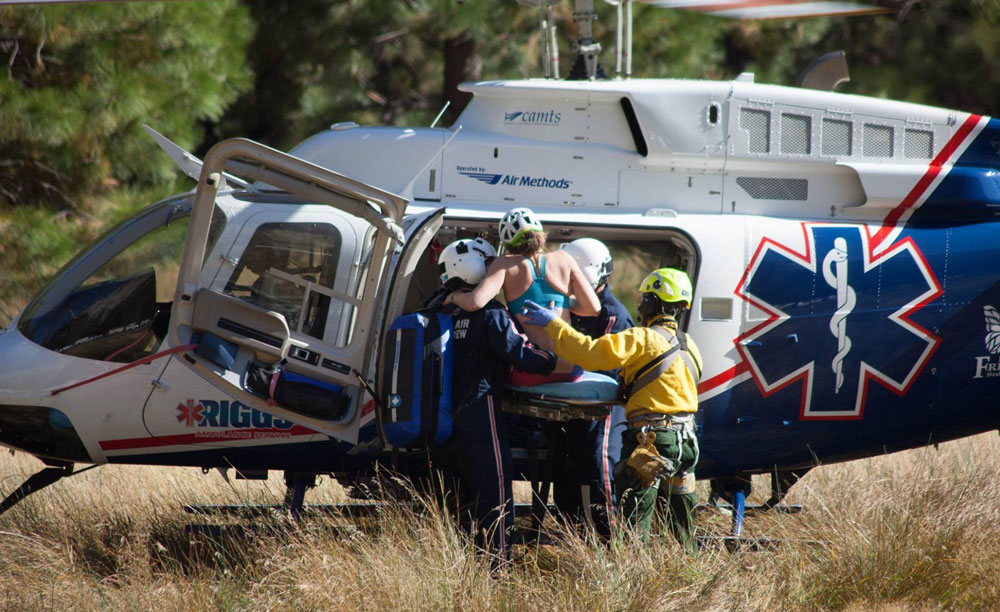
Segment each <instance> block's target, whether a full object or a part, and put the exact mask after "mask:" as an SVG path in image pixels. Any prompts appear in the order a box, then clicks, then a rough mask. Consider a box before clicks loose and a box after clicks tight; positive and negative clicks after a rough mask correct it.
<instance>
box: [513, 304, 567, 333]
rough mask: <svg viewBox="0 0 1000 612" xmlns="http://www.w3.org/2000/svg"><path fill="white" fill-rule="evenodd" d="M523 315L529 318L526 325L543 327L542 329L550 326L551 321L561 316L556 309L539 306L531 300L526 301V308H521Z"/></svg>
mask: <svg viewBox="0 0 1000 612" xmlns="http://www.w3.org/2000/svg"><path fill="white" fill-rule="evenodd" d="M521 315H522V316H525V317H527V318H528V319H527V320H526V321H525V323H528V324H530V325H541V326H542V327H545V326H546V325H548V324H549V321H551V320H552V319H554V318H556V317H557V316H559V315H558V313H556V309H555V308H546V307H544V306H539V305H538V304H536V303H534V302H532V301H531V300H526V301H525V302H524V306H521Z"/></svg>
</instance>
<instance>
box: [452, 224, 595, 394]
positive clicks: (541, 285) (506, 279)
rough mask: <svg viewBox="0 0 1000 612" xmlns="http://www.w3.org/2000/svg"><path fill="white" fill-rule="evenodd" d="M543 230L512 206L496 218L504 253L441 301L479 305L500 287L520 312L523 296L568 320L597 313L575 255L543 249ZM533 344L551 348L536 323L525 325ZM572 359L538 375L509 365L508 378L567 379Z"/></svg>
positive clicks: (521, 382)
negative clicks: (472, 283)
mask: <svg viewBox="0 0 1000 612" xmlns="http://www.w3.org/2000/svg"><path fill="white" fill-rule="evenodd" d="M545 240H546V234H545V231H544V229H543V228H542V224H541V222H540V221H538V218H537V217H536V216H535V214H534V213H533V212H532V211H530V210H529V209H527V208H515V209H514V210H512V211H510V212H509V213H507V214H506V215H504V217H503V219H501V220H500V243H501V245H502V246H503V247H504V249H505V250H506V253H504V254H503V255H501V256H500V257H498V258H497V259H495V260H494V261H493V263H492V264H491V265H490V267H489V269H488V270H487V272H486V277H485V278H483V280H482V281H481V282H480V283H479V285H478V286H477V287H476V288H475V289H474V290H472V291H469V292H464V293H452V294H451V295H449V296H448V298H447V299H446V300H445V303H446V304H448V303H455V304H457V305H458V306H459V307H461V308H462V309H463V310H468V311H475V310H479V309H480V308H482V307H483V306H485V305H486V304H487V302H489V301H490V300H491V299H493V298H494V297H495V296H496V294H497V293H498V292H499V291H500V290H501V289H502V290H503V294H504V299H505V301H506V302H507V307H508V309H509V310H510V312H511V314H512V315H513V316H514V317H516V318H518V319H519V320H523V319H522V317H521V305H522V304H523V303H524V302H525V300H531V301H533V302H536V303H538V304H543V305H548V304H554V306H555V307H556V308H557V310H558V312H559V314H560V316H561V317H562V318H563V319H565V320H566V321H569V313H570V312H572V313H574V314H578V315H580V316H584V317H592V316H595V315H597V313H598V312H600V310H601V304H600V301H599V300H598V299H597V295H596V294H595V293H594V289H593V288H592V287H591V286H590V283H589V282H587V279H586V277H585V276H584V275H583V272H581V271H580V267H579V266H578V265H577V263H576V261H575V260H574V259H573V258H572V257H571V256H570V255H569V254H568V253H565V252H563V251H554V252H552V253H545ZM525 330H526V334H527V336H528V339H529V340H531V342H532V343H533V344H535V345H536V346H538V347H540V348H543V349H546V350H551V348H552V347H551V345H552V341H551V340H550V339H549V337H548V336H547V335H546V334H545V332H544V330H542V329H541V328H539V327H537V326H530V325H529V326H527V327H526V328H525ZM572 370H573V364H571V363H569V362H567V361H564V360H560V361H559V364H558V365H557V366H556V369H555V370H554V371H553V373H552V374H550V375H548V376H540V375H536V374H526V373H523V372H517V371H515V372H514V373H513V374H512V375H511V378H510V380H511V382H512V383H513V384H515V385H518V386H531V385H538V384H542V383H545V382H557V381H566V380H573V379H574V378H575V376H573V375H571V374H570V373H571V372H572Z"/></svg>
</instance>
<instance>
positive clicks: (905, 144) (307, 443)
mask: <svg viewBox="0 0 1000 612" xmlns="http://www.w3.org/2000/svg"><path fill="white" fill-rule="evenodd" d="M655 3H656V4H660V5H675V6H681V5H683V6H682V7H683V8H699V7H700V8H703V9H704V10H724V11H731V13H730V16H734V17H748V16H749V17H757V16H774V15H767V14H763V13H761V12H759V11H764V10H768V11H774V10H778V11H782V10H783V11H791V10H797V11H799V12H800V13H801V12H803V11H807V10H815V11H818V12H827V13H829V12H849V7H853V9H851V10H864V7H859V6H858V5H854V4H845V3H839V2H822V3H786V4H791V5H792V6H791V8H789V6H787V5H786V4H783V3H775V2H767V3H758V2H730V3H728V5H731V6H729V7H728V8H725V7H724V8H719V5H718V3H698V2H690V1H688V2H681V1H677V2H668V1H665V0H661V1H660V2H655ZM623 5H624V10H625V11H626V13H627V12H628V11H629V10H630V3H628V2H625V3H623ZM701 5H707V6H701ZM728 5H727V6H728ZM739 5H746V6H742V7H741V6H739ZM758 5H761V6H758ZM813 5H821V6H818V7H813ZM545 8H546V7H545V5H543V6H542V7H541V9H542V10H541V12H542V14H543V15H544V12H545ZM739 11H743V12H739ZM754 11H758V12H756V13H754ZM737 13H738V14H737ZM592 15H593V4H592V3H591V2H587V1H583V2H581V3H580V4H579V5H578V7H577V17H578V18H579V19H580V21H581V39H580V43H579V44H578V49H577V64H578V66H576V67H575V68H574V73H576V76H578V77H580V78H574V79H573V80H561V79H559V78H545V79H530V80H519V81H495V82H479V83H467V84H465V85H463V86H462V89H463V90H464V91H466V92H469V93H471V94H472V95H473V98H472V101H471V102H470V103H469V105H468V106H467V107H466V108H465V110H464V111H463V112H462V114H461V116H460V117H459V119H458V120H457V121H456V122H455V124H454V126H452V127H450V128H437V127H430V128H396V127H362V126H358V125H355V124H353V123H338V124H334V125H333V126H332V127H331V128H330V129H329V130H327V131H324V132H322V133H320V134H316V135H315V136H313V137H312V138H310V139H308V140H306V141H305V142H303V143H302V144H300V145H299V146H297V147H295V148H294V149H292V150H291V151H290V152H288V153H283V152H279V151H276V150H273V149H270V148H268V147H265V146H262V145H259V144H256V143H253V142H251V141H247V140H242V139H233V140H227V141H224V142H221V143H219V144H218V145H216V146H215V147H214V148H213V149H212V150H211V151H210V152H209V153H208V154H207V155H206V157H205V159H204V161H201V160H198V159H196V158H194V157H193V156H191V155H189V154H187V153H185V152H184V151H183V150H181V149H179V148H177V147H175V146H173V145H172V143H170V142H169V141H167V140H166V139H164V138H162V137H160V136H159V135H157V138H158V140H159V141H160V142H161V143H162V146H163V147H164V148H165V149H166V150H167V151H168V153H170V154H171V155H172V156H173V157H174V159H175V160H176V161H177V162H178V164H179V165H180V167H181V168H182V169H183V170H184V171H185V172H186V173H187V174H189V175H190V176H192V177H194V178H196V179H197V181H198V185H197V189H195V190H194V191H192V192H189V193H185V194H182V195H178V196H176V197H172V198H170V199H167V200H165V201H162V202H159V203H156V204H153V205H151V206H149V207H147V208H145V209H144V210H142V211H141V212H140V213H139V214H137V215H136V216H135V217H133V218H131V219H128V220H127V221H125V222H123V223H121V224H120V225H119V226H117V227H115V228H113V229H111V230H110V231H109V232H108V233H107V234H105V235H104V236H103V237H102V238H101V239H100V240H98V241H97V242H96V243H95V244H94V245H92V246H90V247H88V248H87V249H85V250H84V251H83V252H81V253H80V254H79V255H78V256H77V257H76V258H74V259H73V260H72V261H70V262H69V263H68V264H67V265H66V266H65V267H64V268H63V269H62V270H60V271H59V272H58V273H57V274H56V275H55V277H54V278H53V279H52V280H51V281H50V282H49V284H48V285H47V286H46V287H45V288H44V289H43V290H42V291H41V292H40V293H39V294H38V295H37V296H35V297H34V299H33V300H32V301H31V302H30V303H29V304H28V305H27V307H26V308H25V309H24V310H23V311H22V312H21V313H20V314H19V315H18V316H17V317H16V318H15V319H14V320H13V321H12V322H11V324H10V325H9V326H8V327H7V328H6V329H5V330H2V331H0V361H2V362H3V363H4V368H3V369H2V371H0V444H3V445H5V446H8V447H10V448H12V449H16V450H20V451H24V452H27V453H31V454H33V455H35V456H36V457H38V458H39V459H40V460H41V461H42V462H44V464H45V465H46V466H47V467H45V468H44V469H42V470H41V471H40V472H39V473H38V474H36V475H34V476H32V477H31V478H29V479H28V480H27V481H26V482H25V483H24V484H23V485H22V486H21V487H19V488H18V489H17V490H15V491H14V492H13V493H11V494H10V495H9V496H7V498H6V499H5V500H4V501H3V502H2V503H0V512H2V511H6V510H7V509H9V508H10V507H11V506H13V505H14V504H16V503H17V502H18V501H20V500H21V499H23V498H24V497H26V496H27V495H28V494H30V493H32V492H34V491H37V490H38V489H40V488H42V487H44V486H47V485H49V484H52V483H54V482H56V481H58V480H59V479H60V478H63V477H65V476H68V475H71V474H73V473H75V472H74V469H75V468H74V466H75V465H76V464H108V463H120V464H150V465H176V466H194V467H201V468H205V469H208V468H221V469H228V468H235V469H236V471H237V472H238V473H241V474H243V475H247V476H252V475H259V474H266V472H267V471H268V470H281V471H284V472H285V474H286V480H287V481H288V482H289V484H290V486H291V485H294V492H295V494H294V495H293V503H296V504H298V505H299V507H301V503H302V496H301V494H302V492H303V490H304V487H305V486H307V485H308V484H310V483H311V478H312V477H313V476H314V475H315V474H324V473H325V474H332V475H334V476H335V477H336V478H337V479H338V480H339V481H341V482H343V483H345V484H349V483H352V482H355V481H356V480H358V479H360V478H364V477H366V476H367V475H369V474H371V473H372V471H373V470H374V468H375V466H376V465H377V464H380V463H381V464H383V465H393V466H395V467H397V468H398V469H400V470H402V471H407V470H409V469H412V470H417V471H419V464H421V462H422V460H423V454H421V453H408V452H406V451H405V450H399V449H389V448H384V447H383V445H382V444H381V442H380V431H379V425H378V419H377V418H376V413H377V410H376V409H375V400H377V398H378V397H379V396H380V394H383V393H384V390H382V389H379V388H378V386H379V385H380V382H379V379H380V376H379V372H378V369H379V364H380V363H381V354H382V352H383V351H384V350H385V346H384V344H383V341H382V340H383V337H384V334H385V330H386V329H387V326H388V325H389V324H390V323H391V322H392V321H393V320H394V319H395V318H396V316H398V315H400V314H401V313H403V312H406V311H408V310H410V309H412V308H414V307H415V306H416V305H417V304H419V303H420V302H421V301H422V300H423V299H424V298H426V297H427V296H428V295H429V294H430V292H431V291H432V290H433V289H435V288H436V282H437V267H436V264H435V262H434V260H433V256H432V252H433V248H431V247H432V245H434V244H446V243H448V242H450V241H452V240H454V239H456V238H461V237H470V236H474V235H481V236H487V237H493V238H495V234H496V226H497V221H498V220H499V219H500V217H501V216H502V215H503V214H504V213H505V212H507V211H508V210H510V209H511V208H513V207H515V206H529V207H530V208H531V209H532V210H533V211H535V212H536V213H537V214H538V215H539V217H540V218H541V219H542V221H543V222H544V224H545V226H546V228H547V230H548V231H549V235H550V240H552V241H555V242H560V241H568V240H573V239H576V238H579V237H584V236H590V237H594V238H598V239H600V240H602V241H603V242H605V243H606V244H608V245H610V246H611V247H612V249H613V251H614V252H616V253H628V254H630V255H631V256H634V257H637V258H639V260H640V261H641V262H642V263H643V264H644V265H645V266H646V267H647V268H648V269H652V268H655V267H661V266H672V267H677V268H681V269H684V270H687V271H688V273H689V274H690V276H691V278H692V280H693V282H694V287H695V290H694V302H693V304H692V308H691V311H690V314H689V315H688V316H687V319H686V321H684V325H686V329H687V331H688V333H689V334H691V336H692V337H694V338H695V339H696V341H697V342H698V344H699V347H700V349H701V353H702V355H703V356H704V362H705V363H704V377H703V379H702V382H701V385H700V387H699V389H700V409H699V411H698V416H697V427H698V431H699V437H700V440H701V461H700V463H699V465H698V468H697V473H698V476H699V477H700V478H704V479H711V480H712V482H713V490H714V491H715V492H717V493H719V494H720V495H723V496H726V497H728V498H729V499H730V500H731V501H733V502H734V504H735V505H736V506H737V508H738V509H739V508H742V504H743V500H744V496H745V495H746V494H747V492H748V491H749V481H750V476H751V475H754V474H771V478H772V493H773V494H772V498H771V499H770V500H769V501H768V502H767V505H774V504H777V503H778V502H779V501H780V500H781V499H782V496H783V495H784V493H785V491H787V489H788V488H789V487H790V486H791V485H792V484H794V483H795V481H796V480H797V479H798V478H799V477H800V476H801V475H802V474H804V473H805V472H806V471H808V470H809V469H810V468H811V467H813V466H815V465H817V463H818V462H823V463H831V462H838V461H847V460H852V459H858V458H863V457H870V456H873V455H878V454H882V453H885V452H892V451H898V450H903V449H909V448H914V447H918V446H922V445H928V444H936V443H939V442H943V441H947V440H951V439H955V438H959V437H962V436H968V435H972V434H975V433H979V432H984V431H988V430H992V429H996V428H997V427H998V425H1000V270H998V269H997V268H996V267H995V265H994V264H993V263H991V262H993V261H995V259H996V257H997V255H998V246H997V244H998V241H997V239H996V236H995V235H994V234H995V233H996V232H1000V222H998V221H997V219H996V215H997V212H996V211H997V210H1000V209H998V208H997V207H998V206H1000V180H998V178H997V176H998V174H997V173H998V171H1000V123H998V122H997V121H995V120H993V119H991V118H989V117H985V116H980V115H975V114H969V113H963V112H959V111H953V110H946V109H940V108H934V107H930V106H922V105H917V104H910V103H904V102H896V101H891V100H884V99H876V98H869V97H863V96H857V95H846V94H840V93H836V92H834V91H833V88H834V87H835V86H836V85H837V83H839V82H840V81H842V80H843V78H844V77H845V76H846V75H845V74H844V72H843V69H842V68H841V67H840V63H841V62H842V58H838V57H834V58H832V59H830V60H829V61H826V62H824V63H821V64H819V65H818V67H817V69H816V70H813V71H812V72H810V73H809V75H807V77H806V81H805V83H804V85H803V86H800V87H787V86H778V85H769V84H761V83H756V82H754V77H753V75H752V74H741V75H739V76H738V77H736V78H735V79H733V80H731V81H700V80H673V79H629V78H624V79H621V78H618V79H597V78H594V76H595V75H596V74H597V52H598V50H599V47H597V45H596V44H595V43H594V42H593V40H592V38H591V37H590V35H589V18H590V17H591V16H592ZM788 15H791V13H788V12H786V13H782V14H781V15H779V16H788ZM627 21H628V20H627V19H626V22H627ZM629 30H630V28H628V27H626V28H625V39H626V45H625V48H627V47H628V45H629V43H628V37H629ZM619 31H620V32H621V31H622V28H621V27H619ZM622 47H623V45H622V44H619V45H617V48H618V49H622ZM546 60H547V61H546V66H547V70H549V72H550V74H552V75H553V76H556V77H557V76H558V68H557V67H556V66H554V65H553V64H554V63H555V58H554V57H553V56H552V55H549V56H548V57H547V58H546ZM627 61H628V60H627V58H626V63H627ZM626 72H627V70H626ZM397 194H401V195H397ZM265 282H266V283H267V284H268V286H269V288H268V289H267V290H262V289H261V287H262V284H264V283H265ZM622 297H623V298H627V296H625V295H623V296H622ZM280 360H285V361H286V362H287V364H286V368H287V370H288V371H289V372H292V373H294V374H297V375H300V376H304V377H308V378H310V379H312V380H317V381H321V382H323V383H325V384H328V385H331V386H332V388H333V389H335V391H332V392H331V397H332V398H333V400H332V401H331V402H329V403H325V404H324V405H322V406H318V407H313V408H310V409H303V408H294V409H293V408H289V407H288V406H287V405H281V404H280V403H277V402H275V401H273V400H271V399H269V398H268V397H266V396H262V395H261V394H260V393H257V392H255V391H254V389H253V388H252V387H251V386H250V384H249V381H248V376H247V373H248V369H249V368H250V367H251V365H252V364H255V363H256V364H261V363H263V364H270V363H275V362H278V361H280ZM538 399H539V401H537V402H535V405H534V406H532V405H531V403H532V402H531V398H530V397H529V398H527V399H525V398H523V397H521V398H519V399H518V402H520V403H526V404H527V406H526V407H525V406H522V408H521V409H522V410H525V411H527V412H529V413H531V414H539V415H543V416H546V417H550V418H563V417H564V416H566V415H574V414H576V415H578V414H579V412H578V411H579V410H580V409H581V408H580V406H581V405H582V404H581V403H579V402H576V403H575V402H574V401H573V400H571V399H567V400H565V401H560V400H559V399H558V398H557V399H555V400H553V399H552V398H547V399H545V398H538ZM584 403H585V402H584ZM583 410H585V411H586V410H598V412H597V414H599V406H598V407H595V406H590V405H587V406H584V407H583ZM574 411H577V412H574ZM543 457H544V453H542V452H541V451H538V450H531V451H528V450H524V449H521V450H520V451H519V452H516V453H515V460H516V461H517V462H518V463H519V464H520V467H521V469H522V472H523V473H524V474H525V475H527V474H529V473H540V472H537V471H536V472H532V470H534V469H536V468H538V466H539V465H540V464H541V463H543V462H544V461H545V459H544V458H543ZM294 475H299V476H301V475H305V478H299V477H296V476H294ZM737 528H738V525H735V524H734V529H737Z"/></svg>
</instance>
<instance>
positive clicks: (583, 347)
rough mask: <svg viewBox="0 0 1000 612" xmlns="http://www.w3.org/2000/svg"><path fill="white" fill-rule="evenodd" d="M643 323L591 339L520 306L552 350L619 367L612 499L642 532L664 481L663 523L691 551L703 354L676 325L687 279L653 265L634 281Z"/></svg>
mask: <svg viewBox="0 0 1000 612" xmlns="http://www.w3.org/2000/svg"><path fill="white" fill-rule="evenodd" d="M639 293H640V299H639V315H640V316H641V317H642V326H641V327H633V328H632V329H628V330H625V331H623V332H619V333H617V334H608V335H605V336H602V337H600V338H597V339H594V338H590V337H587V336H585V335H583V334H581V333H580V332H578V331H576V330H574V329H573V328H572V327H570V326H569V325H568V324H567V323H566V322H565V321H563V320H562V319H560V318H559V317H557V316H556V314H555V312H554V311H553V310H552V309H550V308H545V307H543V306H540V305H538V304H535V303H534V302H529V303H526V304H525V307H524V309H523V312H524V314H525V316H526V322H527V323H529V324H532V325H541V326H544V327H545V332H546V334H548V336H549V338H551V339H552V340H553V344H554V346H555V351H556V354H557V355H560V356H562V357H563V358H564V359H568V360H570V361H573V362H574V363H578V364H580V365H581V366H582V367H584V368H586V369H588V370H590V369H607V368H615V367H620V368H621V369H622V380H623V382H624V383H625V385H626V405H625V415H626V418H627V424H628V425H627V426H628V429H627V430H626V432H625V433H624V434H623V440H622V442H623V444H622V447H623V448H622V457H625V458H626V459H624V460H623V462H622V463H621V464H619V467H618V468H616V470H617V471H618V473H619V480H618V487H617V490H618V496H619V497H618V498H619V500H620V501H619V503H620V506H621V510H622V513H623V514H624V516H625V518H626V520H627V521H628V523H629V524H630V525H631V526H633V527H635V528H637V530H638V531H639V533H640V535H641V536H642V537H643V538H648V537H649V534H650V531H651V521H652V517H653V513H654V510H655V508H656V498H657V494H658V492H659V488H660V487H668V488H669V490H668V503H667V517H666V521H667V524H668V525H669V528H670V530H671V532H672V533H673V534H674V536H675V537H676V538H677V540H678V542H680V543H681V545H682V546H683V547H684V548H685V549H686V550H688V551H689V552H695V551H697V540H696V539H695V535H694V505H695V501H696V498H695V491H694V480H695V479H694V467H695V464H696V463H698V440H697V438H696V437H695V432H694V413H695V412H696V411H697V410H698V380H699V379H700V378H701V356H700V355H699V354H698V349H697V347H696V346H695V343H694V342H693V341H692V340H691V339H690V338H688V336H687V334H685V333H684V332H682V331H680V330H678V328H677V316H678V315H679V314H680V313H681V312H683V311H684V310H685V309H687V308H689V307H690V305H691V293H692V290H691V280H690V279H689V278H688V276H687V274H685V273H684V272H682V271H680V270H676V269H673V268H660V269H658V270H654V271H653V272H651V273H650V274H649V276H647V277H646V278H645V280H643V282H642V284H641V285H640V286H639Z"/></svg>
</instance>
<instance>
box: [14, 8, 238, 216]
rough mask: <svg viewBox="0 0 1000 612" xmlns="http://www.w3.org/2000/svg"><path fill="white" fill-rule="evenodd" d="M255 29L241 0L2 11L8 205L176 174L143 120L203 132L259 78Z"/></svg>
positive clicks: (181, 132)
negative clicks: (252, 68)
mask: <svg viewBox="0 0 1000 612" xmlns="http://www.w3.org/2000/svg"><path fill="white" fill-rule="evenodd" d="M249 31H250V27H249V19H248V16H247V14H246V11H245V10H244V9H243V8H242V7H241V6H239V5H238V4H236V3H235V2H233V1H229V2H192V3H186V2H184V3H182V2H170V3H134V4H100V5H87V6H83V5H72V6H48V7H43V8H34V7H32V8H26V7H2V8H0V54H2V56H3V57H4V60H5V64H6V65H7V71H6V75H0V203H6V204H24V203H31V202H43V201H48V202H55V203H58V204H60V205H66V204H69V205H74V206H76V207H79V206H80V199H81V197H82V196H83V195H84V194H89V193H91V192H93V190H94V189H95V188H99V187H105V188H107V187H113V186H114V185H116V184H119V183H139V184H156V183H163V182H164V181H167V180H172V179H173V178H174V176H175V174H176V170H175V169H174V168H173V166H172V163H171V162H170V161H169V159H167V158H166V156H164V155H163V154H162V153H161V152H159V149H158V148H157V147H156V145H155V144H154V143H153V142H152V141H151V140H150V139H149V137H148V136H147V135H146V134H145V133H144V132H143V130H142V124H143V123H148V124H150V125H152V126H153V127H155V128H157V129H158V130H159V131H161V132H163V133H166V134H169V135H170V136H171V137H172V138H174V139H176V140H177V141H178V142H179V143H181V144H182V145H185V144H186V145H188V146H190V145H192V144H193V143H195V142H197V141H198V140H200V138H201V134H200V127H199V121H203V120H211V119H217V118H218V117H219V116H221V115H222V112H223V110H224V109H225V108H226V107H227V106H228V105H229V103H230V102H231V101H232V100H233V99H234V98H235V96H236V95H237V94H238V93H239V92H241V91H242V90H244V89H246V87H247V86H248V85H249V78H248V77H249V71H248V70H247V68H246V65H245V61H244V53H245V47H246V44H247V42H248V38H249V36H248V32H249Z"/></svg>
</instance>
